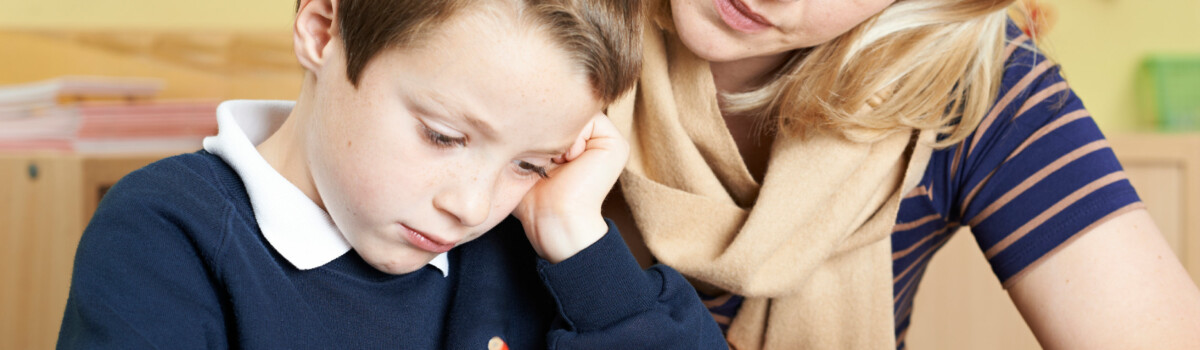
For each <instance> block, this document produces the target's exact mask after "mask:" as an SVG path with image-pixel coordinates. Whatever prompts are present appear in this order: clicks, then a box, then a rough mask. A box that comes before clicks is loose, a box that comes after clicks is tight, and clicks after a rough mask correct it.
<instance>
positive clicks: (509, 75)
mask: <svg viewBox="0 0 1200 350" xmlns="http://www.w3.org/2000/svg"><path fill="white" fill-rule="evenodd" d="M480 12H481V13H480V14H476V12H472V11H468V12H467V13H462V14H459V15H456V16H455V17H454V18H451V19H450V20H449V21H447V22H446V23H445V24H442V25H441V26H440V28H437V29H434V30H433V31H434V33H431V34H433V35H432V36H430V37H427V38H426V39H425V40H424V41H423V43H422V45H420V47H417V48H406V49H385V50H383V51H381V52H380V53H379V54H378V55H377V56H376V57H375V58H374V59H373V60H372V61H371V62H370V63H369V64H367V66H366V68H365V69H364V71H363V74H362V75H361V77H362V78H361V81H360V82H359V86H358V88H357V89H355V88H354V86H353V85H351V84H350V82H349V81H348V80H347V78H346V68H345V67H346V66H345V62H346V60H345V53H344V52H345V51H344V49H343V47H342V46H341V41H340V39H338V38H333V40H332V41H331V44H330V45H327V46H326V48H325V52H324V54H325V55H324V57H326V58H327V59H326V60H325V61H324V63H323V64H322V66H321V68H320V69H319V70H318V71H315V72H313V73H314V74H315V76H316V93H315V94H314V100H315V102H316V103H315V104H314V107H313V108H314V113H315V116H314V118H312V119H311V120H312V123H311V125H308V126H307V127H308V129H307V133H308V134H307V135H308V136H307V139H308V140H309V142H308V143H307V148H308V149H307V150H306V151H307V152H306V153H307V154H308V155H309V156H308V162H309V163H310V164H308V166H309V168H310V170H311V174H312V182H313V184H314V185H315V186H316V190H317V192H318V193H319V198H320V202H321V203H322V204H323V206H324V207H325V209H326V211H328V212H329V214H330V216H332V217H333V221H334V222H335V223H336V224H337V227H338V229H340V230H341V231H342V234H343V235H344V236H345V237H346V239H347V240H348V241H349V242H350V244H351V246H353V247H354V249H355V250H357V252H358V253H359V254H360V255H361V256H362V257H363V258H364V259H365V260H366V261H367V262H368V263H370V264H371V265H372V266H374V267H375V268H377V269H379V270H381V271H383V272H387V273H392V274H402V273H408V272H412V271H415V270H417V269H419V268H421V267H422V266H424V265H425V264H426V263H428V262H429V261H430V260H431V259H433V257H435V256H436V255H437V254H439V253H441V252H444V251H446V250H449V249H450V248H452V247H454V246H456V245H459V244H463V243H466V242H468V241H470V240H472V239H475V238H476V237H479V235H481V234H483V233H484V232H486V231H487V230H489V229H491V228H492V227H494V226H495V225H496V224H498V223H499V222H500V221H501V220H503V219H504V218H505V217H507V216H508V215H509V214H510V213H511V212H512V211H513V208H515V207H516V205H517V204H518V203H519V202H520V201H521V199H522V197H523V196H524V195H525V193H526V192H528V191H529V189H530V188H531V187H532V186H533V185H534V184H536V183H537V182H538V181H539V180H540V178H541V177H540V176H539V174H538V170H537V169H539V168H545V169H547V170H548V169H550V168H552V167H554V164H553V163H552V161H551V159H552V158H555V157H558V156H560V155H561V154H562V153H563V152H565V151H566V149H567V148H568V147H569V146H571V143H572V142H573V141H574V140H575V138H576V137H577V136H578V135H579V133H580V131H581V130H582V128H583V126H584V125H585V123H586V122H587V121H589V120H590V119H591V118H592V117H593V116H595V115H596V114H597V113H599V112H600V111H601V108H602V105H601V102H600V101H599V100H597V99H596V97H595V95H594V94H593V92H592V89H591V86H590V85H589V83H588V80H587V77H586V76H585V75H584V74H583V73H582V71H581V70H580V69H578V68H576V67H575V66H573V63H572V62H570V61H568V59H567V54H566V52H564V51H562V50H560V49H558V48H556V47H554V46H553V44H551V43H550V42H549V41H548V39H547V38H546V37H545V36H544V35H543V34H542V33H540V32H538V30H536V29H532V28H527V27H528V26H527V25H525V24H521V23H518V22H517V21H516V20H513V19H511V18H487V16H488V14H492V15H493V16H494V12H489V11H480ZM501 17H503V16H501Z"/></svg>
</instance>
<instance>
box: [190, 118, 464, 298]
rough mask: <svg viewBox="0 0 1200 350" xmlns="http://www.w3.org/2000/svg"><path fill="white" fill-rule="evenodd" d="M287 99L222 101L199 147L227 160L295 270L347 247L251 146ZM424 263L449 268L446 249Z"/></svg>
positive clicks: (321, 213) (271, 127) (275, 123)
mask: <svg viewBox="0 0 1200 350" xmlns="http://www.w3.org/2000/svg"><path fill="white" fill-rule="evenodd" d="M293 106H295V102H290V101H226V102H223V103H221V105H220V106H218V107H217V128H218V132H217V136H209V137H206V138H204V150H206V151H208V152H209V153H212V154H215V155H217V156H218V157H221V159H223V160H225V162H226V163H229V166H231V167H233V170H234V171H236V172H237V174H238V176H239V177H241V178H242V182H243V183H245V185H246V193H247V194H249V196H250V205H251V206H252V207H253V209H254V217H255V218H256V219H257V220H258V227H259V228H260V229H261V230H262V233H263V236H264V237H266V238H267V242H268V243H270V244H271V247H274V248H275V250H276V251H279V254H280V255H283V257H284V258H285V259H287V261H288V262H290V263H292V265H295V266H296V268H298V269H301V270H309V269H314V268H318V267H321V266H323V265H325V264H327V263H329V262H330V261H333V260H334V259H337V258H338V257H339V256H342V255H343V254H346V252H348V251H350V249H351V247H350V243H348V242H346V238H345V237H343V236H342V233H341V231H338V229H337V226H335V225H334V224H333V219H331V218H330V217H329V214H328V213H326V212H325V210H323V209H321V207H319V206H317V204H316V203H314V202H313V201H312V200H311V199H309V198H308V196H305V195H304V192H301V191H300V189H299V188H297V187H296V186H295V185H293V184H292V183H291V182H289V181H288V180H287V179H286V178H284V177H283V175H280V174H279V172H277V171H275V169H274V168H272V167H271V164H269V163H267V161H266V159H263V157H262V155H260V154H259V153H258V149H256V148H255V145H257V144H259V143H261V142H263V141H265V140H266V139H267V137H268V136H271V134H273V133H274V132H275V130H277V129H279V126H280V125H282V124H283V121H284V120H285V119H287V117H288V114H290V113H291V111H292V107H293ZM429 265H432V266H433V267H435V268H437V269H438V270H440V271H441V272H442V276H448V275H449V273H450V268H449V267H450V260H449V259H447V257H446V253H442V254H438V255H437V256H436V257H434V258H433V260H432V261H430V262H429Z"/></svg>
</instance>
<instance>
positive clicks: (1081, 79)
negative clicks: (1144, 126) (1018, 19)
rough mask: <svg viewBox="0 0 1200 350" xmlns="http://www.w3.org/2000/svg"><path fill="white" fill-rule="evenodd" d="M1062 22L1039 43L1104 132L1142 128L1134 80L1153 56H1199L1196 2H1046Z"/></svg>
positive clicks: (1199, 19) (1199, 7) (1198, 8)
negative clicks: (1148, 58) (1146, 60)
mask: <svg viewBox="0 0 1200 350" xmlns="http://www.w3.org/2000/svg"><path fill="white" fill-rule="evenodd" d="M1042 1H1043V2H1046V3H1048V4H1050V5H1051V6H1054V7H1056V8H1057V9H1058V23H1057V25H1056V26H1055V27H1054V28H1053V29H1052V30H1051V31H1050V33H1049V37H1048V38H1046V40H1045V41H1044V42H1043V43H1041V44H1042V45H1043V47H1044V48H1045V49H1047V50H1048V51H1049V52H1050V54H1051V56H1052V57H1053V58H1055V59H1056V60H1057V61H1058V62H1060V63H1062V65H1063V69H1064V71H1065V74H1066V77H1067V80H1068V81H1069V82H1070V83H1071V86H1072V87H1073V88H1074V89H1075V91H1076V92H1077V93H1078V94H1079V95H1080V96H1081V97H1082V98H1083V102H1084V104H1085V105H1086V106H1087V107H1088V109H1090V110H1091V112H1092V115H1093V117H1094V118H1095V119H1096V121H1097V122H1098V123H1099V124H1100V126H1101V128H1102V129H1104V131H1105V132H1109V133H1112V132H1121V131H1131V130H1137V129H1139V128H1140V126H1139V125H1138V123H1139V119H1140V116H1139V114H1138V107H1137V102H1136V96H1137V94H1136V92H1135V90H1134V89H1135V88H1136V86H1137V85H1136V81H1135V77H1136V74H1137V70H1138V67H1139V65H1140V64H1141V60H1142V58H1143V57H1145V56H1146V55H1147V54H1149V53H1192V54H1200V1H1198V0H1149V1H1147V0H1042Z"/></svg>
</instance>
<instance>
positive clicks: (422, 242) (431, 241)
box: [400, 224, 458, 253]
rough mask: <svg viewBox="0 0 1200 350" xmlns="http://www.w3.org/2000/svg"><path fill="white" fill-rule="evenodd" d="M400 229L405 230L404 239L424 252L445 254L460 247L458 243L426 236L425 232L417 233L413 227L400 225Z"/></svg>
mask: <svg viewBox="0 0 1200 350" xmlns="http://www.w3.org/2000/svg"><path fill="white" fill-rule="evenodd" d="M400 227H403V228H404V239H406V240H408V242H409V243H412V245H413V246H415V247H417V248H419V249H421V250H424V251H428V252H432V253H445V252H448V251H450V249H451V248H454V246H455V245H458V242H455V241H443V240H440V239H438V238H436V237H433V236H430V235H428V234H425V233H424V232H421V231H417V230H415V229H413V228H412V227H408V225H405V224H400Z"/></svg>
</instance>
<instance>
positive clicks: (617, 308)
mask: <svg viewBox="0 0 1200 350" xmlns="http://www.w3.org/2000/svg"><path fill="white" fill-rule="evenodd" d="M608 227H609V229H608V232H607V233H606V234H605V235H604V237H603V238H601V239H600V240H599V241H597V242H596V243H593V244H592V245H591V246H589V247H588V248H586V249H584V250H582V251H580V252H579V253H578V254H575V256H572V257H571V258H569V259H567V260H564V261H562V262H559V263H558V264H550V263H549V262H548V261H545V260H541V259H540V258H539V261H538V270H539V274H540V276H541V278H542V281H543V283H544V284H545V285H546V288H547V289H548V290H549V291H550V295H551V296H552V297H553V299H554V303H555V306H556V307H557V309H558V313H559V318H560V320H559V321H560V322H556V326H555V327H553V328H552V329H551V330H550V332H549V334H548V335H547V339H546V340H547V344H548V347H549V348H550V349H727V348H728V345H727V344H726V343H725V340H724V337H723V336H722V335H721V330H720V328H718V327H717V324H716V322H715V321H714V320H713V318H712V316H710V315H709V313H708V311H707V309H705V307H704V305H703V304H702V303H701V302H700V298H699V296H698V295H697V294H696V291H695V289H693V288H692V286H691V284H689V283H688V282H687V280H685V279H684V278H683V276H682V275H680V274H679V272H677V271H675V270H674V269H672V268H670V267H667V266H665V265H655V266H652V267H650V268H648V269H645V270H643V269H642V268H641V267H640V266H639V265H638V263H637V261H636V260H635V259H634V257H633V255H632V254H631V253H630V252H629V249H628V248H627V247H626V246H625V242H624V241H623V240H622V239H621V235H620V233H618V232H617V229H616V226H615V225H614V224H613V223H612V221H608Z"/></svg>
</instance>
